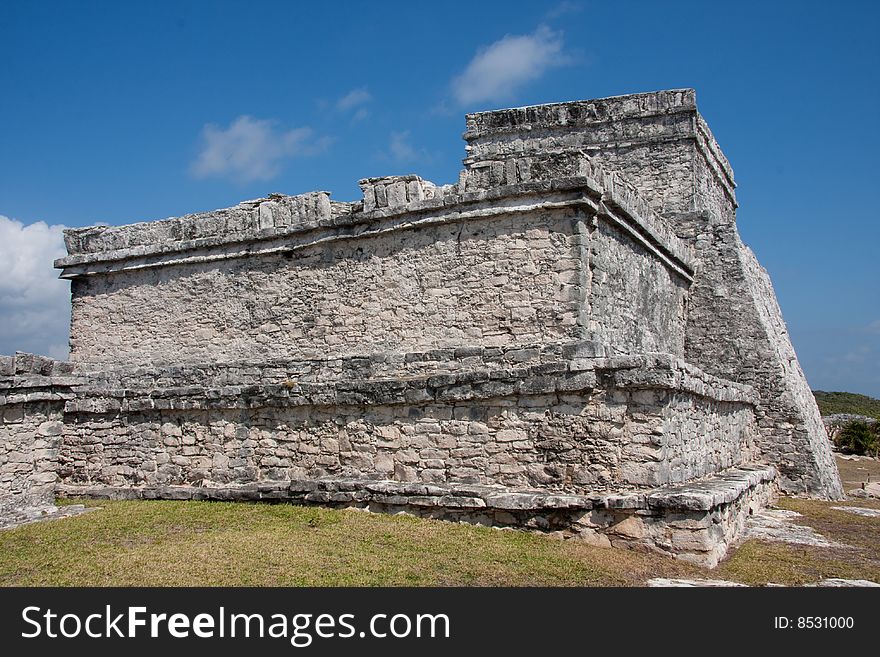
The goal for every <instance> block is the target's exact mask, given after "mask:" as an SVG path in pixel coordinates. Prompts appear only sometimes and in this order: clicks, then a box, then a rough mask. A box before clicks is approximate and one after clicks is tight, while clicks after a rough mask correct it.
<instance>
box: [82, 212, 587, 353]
mask: <svg viewBox="0 0 880 657" xmlns="http://www.w3.org/2000/svg"><path fill="white" fill-rule="evenodd" d="M575 220H576V217H575V216H574V214H573V213H551V212H537V213H535V214H534V215H533V216H531V217H528V218H522V219H521V218H517V219H516V220H514V219H509V218H501V219H498V220H495V221H491V222H490V221H480V222H461V223H454V224H450V225H444V226H437V227H431V228H426V229H424V230H420V231H395V232H393V233H389V234H383V235H379V236H375V237H366V238H363V239H359V240H356V241H354V240H352V241H348V242H346V243H343V244H330V245H326V246H322V245H315V246H314V247H311V248H308V249H305V250H303V251H300V252H299V253H297V254H296V257H290V256H288V255H284V254H265V255H256V256H253V257H251V258H234V259H232V258H231V259H225V260H219V261H216V262H211V263H193V264H187V263H184V264H179V265H173V266H169V267H163V268H155V269H150V270H136V271H130V272H129V271H123V272H116V273H111V274H107V275H101V276H92V277H87V278H82V279H75V280H74V281H73V310H72V317H73V322H72V328H71V336H72V337H71V347H72V349H71V358H72V359H74V360H77V361H82V360H87V361H89V362H92V363H102V362H117V361H119V360H120V359H123V361H124V362H128V363H150V362H168V363H174V362H181V361H182V362H186V361H196V362H198V361H207V360H212V359H215V360H220V361H222V360H230V359H251V360H255V361H258V360H260V359H264V358H283V357H288V358H291V359H301V358H316V357H319V356H323V355H339V356H346V355H353V354H362V353H370V352H375V351H392V352H393V351H417V350H424V349H431V348H443V347H455V346H459V345H487V346H497V345H506V344H516V343H534V342H552V341H556V340H560V339H565V338H569V339H570V338H574V337H575V335H576V332H577V330H578V327H577V314H578V309H577V303H578V298H579V295H580V291H579V281H578V274H579V268H580V262H579V249H578V245H576V244H575V243H574V237H575V235H574V233H573V230H572V225H573V222H574V221H575Z"/></svg>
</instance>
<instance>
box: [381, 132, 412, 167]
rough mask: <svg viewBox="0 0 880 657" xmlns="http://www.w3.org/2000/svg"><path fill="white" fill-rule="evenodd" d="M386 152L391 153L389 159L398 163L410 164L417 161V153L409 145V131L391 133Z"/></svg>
mask: <svg viewBox="0 0 880 657" xmlns="http://www.w3.org/2000/svg"><path fill="white" fill-rule="evenodd" d="M388 151H389V152H390V153H391V158H392V159H394V160H397V161H398V162H412V161H413V160H417V159H419V154H418V151H416V149H415V148H413V145H412V144H411V143H410V140H409V130H404V131H402V132H392V133H391V143H390V144H389V145H388Z"/></svg>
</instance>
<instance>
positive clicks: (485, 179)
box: [55, 151, 695, 281]
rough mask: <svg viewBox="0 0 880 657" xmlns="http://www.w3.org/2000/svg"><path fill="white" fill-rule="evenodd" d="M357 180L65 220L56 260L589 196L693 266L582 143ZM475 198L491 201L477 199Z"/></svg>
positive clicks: (65, 262)
mask: <svg viewBox="0 0 880 657" xmlns="http://www.w3.org/2000/svg"><path fill="white" fill-rule="evenodd" d="M496 165H500V168H499V167H498V166H496ZM484 169H485V171H486V172H485V173H483V170H484ZM496 169H497V170H498V171H497V172H496ZM361 184H362V187H363V188H364V194H365V199H366V201H365V202H364V203H360V204H357V205H344V206H342V207H340V206H337V208H336V209H337V210H338V211H339V212H340V214H334V207H333V206H332V205H331V203H330V201H329V194H327V193H326V192H313V193H310V194H304V195H300V196H283V195H275V196H272V197H270V198H266V199H258V200H256V201H249V202H244V203H241V204H239V205H238V206H236V207H234V208H226V209H223V210H216V211H214V212H208V213H201V214H193V215H186V216H184V217H178V218H172V219H166V220H162V221H156V222H145V223H139V224H130V225H127V226H119V227H111V226H99V227H95V226H92V227H88V228H82V229H68V230H67V231H65V242H66V244H67V249H68V253H69V255H68V256H67V257H65V258H61V259H59V260H57V261H56V262H55V267H56V268H58V269H62V270H64V271H63V272H62V274H61V276H62V277H68V278H69V277H76V276H81V275H89V274H95V273H105V272H109V271H116V270H119V269H132V268H143V267H151V266H158V265H166V264H169V263H170V262H175V263H176V262H205V261H212V260H216V259H223V258H230V257H244V256H252V255H254V254H255V253H274V252H288V253H289V252H291V251H292V250H294V249H296V248H303V247H305V246H311V245H314V244H318V243H325V242H327V241H331V240H338V239H354V238H361V237H368V236H370V235H375V234H377V233H381V232H387V231H389V230H400V229H406V228H411V227H415V226H419V225H430V224H432V223H448V222H451V221H455V222H457V221H463V220H469V219H482V218H486V217H490V216H495V215H505V214H517V213H523V212H526V213H528V212H532V211H534V210H536V209H553V208H558V209H564V208H566V207H569V206H577V207H580V206H584V205H586V206H588V210H589V211H590V212H591V213H592V214H596V213H597V212H598V214H599V216H605V217H609V218H611V219H613V220H615V221H616V222H617V223H618V224H620V225H621V226H623V227H624V228H626V229H627V230H629V231H630V232H631V233H632V235H633V236H634V237H635V238H636V239H637V240H638V241H640V242H642V243H643V245H644V246H645V247H646V248H647V249H648V250H649V251H651V252H653V253H654V254H655V256H656V257H658V258H659V259H660V260H661V261H662V262H664V264H665V265H666V266H667V267H670V268H671V269H673V270H675V271H677V272H678V273H679V274H680V275H681V276H683V277H685V278H686V279H687V280H688V281H690V280H691V277H692V275H693V270H694V266H695V261H694V260H693V255H692V251H691V249H690V248H689V247H688V246H687V245H685V243H684V242H682V241H681V240H680V239H679V238H678V237H677V236H676V235H675V233H674V231H673V230H672V229H671V228H670V227H669V226H668V225H667V222H666V220H665V219H663V217H661V216H660V215H658V214H657V213H656V212H654V210H653V209H652V208H651V206H650V205H649V204H648V203H647V201H645V200H644V199H642V197H641V195H640V193H639V191H638V190H637V189H636V188H635V187H634V186H633V185H632V184H630V183H628V182H627V181H626V180H625V179H624V178H623V177H621V176H620V175H619V174H617V173H614V172H606V171H605V170H604V169H603V168H602V167H601V166H600V165H598V164H597V163H595V162H592V161H591V160H590V159H589V157H588V156H587V155H586V154H585V153H584V152H582V151H561V152H555V153H548V154H544V155H529V156H527V157H522V158H519V159H517V160H515V161H514V160H511V161H510V162H508V163H506V164H505V163H504V162H485V163H472V164H471V165H470V166H469V168H468V169H466V170H464V171H463V172H462V174H461V180H460V181H459V183H458V184H457V185H444V186H440V187H438V186H435V185H434V184H433V183H430V182H428V181H423V180H421V179H420V178H418V177H417V176H396V177H389V178H381V179H379V178H371V179H365V180H362V181H361ZM411 187H412V188H413V189H412V190H410V188H411ZM397 188H400V190H402V191H401V192H400V193H398V194H397V196H399V197H400V199H398V200H397V201H395V202H394V203H385V204H384V205H381V204H377V203H376V200H375V195H376V191H377V190H379V189H381V190H385V189H397ZM408 190H410V191H408ZM382 194H383V195H384V194H385V192H384V191H383V192H382ZM370 199H372V201H370ZM512 200H519V203H520V205H519V206H517V205H516V204H515V203H514V204H511V203H510V201H512ZM499 202H501V203H499ZM481 203H483V204H490V207H481V206H480V205H479V204H481ZM401 218H404V219H405V220H401ZM383 222H384V224H383ZM320 231H324V232H323V233H320ZM294 238H296V239H301V240H302V243H301V244H293V243H292V242H291V240H292V239H294ZM257 242H259V243H261V246H260V247H259V248H256V247H255V246H254V245H255V243H257ZM196 252H197V253H196ZM187 254H189V255H187Z"/></svg>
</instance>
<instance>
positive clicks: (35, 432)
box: [0, 354, 71, 522]
mask: <svg viewBox="0 0 880 657" xmlns="http://www.w3.org/2000/svg"><path fill="white" fill-rule="evenodd" d="M70 371H71V368H70V365H69V363H60V362H58V361H53V360H51V359H48V358H43V357H40V356H33V355H31V354H17V355H16V356H14V357H13V356H0V522H2V521H8V520H9V519H10V518H15V517H16V516H18V515H21V514H27V513H32V512H34V511H39V510H40V509H45V508H47V507H50V506H52V505H53V504H54V501H55V483H56V481H57V480H58V477H57V474H56V471H57V468H58V450H59V448H60V444H61V435H62V428H63V411H64V403H65V399H67V398H69V397H70V396H71V395H70V394H69V385H70V384H71V379H70V377H69V374H70Z"/></svg>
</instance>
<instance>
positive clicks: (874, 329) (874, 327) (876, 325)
mask: <svg viewBox="0 0 880 657" xmlns="http://www.w3.org/2000/svg"><path fill="white" fill-rule="evenodd" d="M868 332H869V333H878V334H880V319H877V320H874V321H873V322H871V323H870V324H868Z"/></svg>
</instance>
